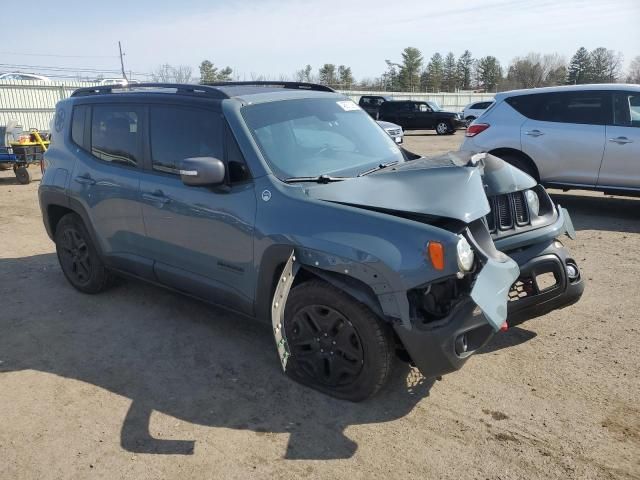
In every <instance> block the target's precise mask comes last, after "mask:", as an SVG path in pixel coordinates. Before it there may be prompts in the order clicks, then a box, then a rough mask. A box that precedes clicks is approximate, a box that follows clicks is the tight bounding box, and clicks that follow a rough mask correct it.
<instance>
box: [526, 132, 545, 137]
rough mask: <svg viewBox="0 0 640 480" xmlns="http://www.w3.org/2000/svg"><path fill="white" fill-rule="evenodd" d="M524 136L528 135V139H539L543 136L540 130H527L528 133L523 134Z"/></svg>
mask: <svg viewBox="0 0 640 480" xmlns="http://www.w3.org/2000/svg"><path fill="white" fill-rule="evenodd" d="M524 134H525V135H529V136H530V137H539V136H541V135H544V133H542V132H541V131H540V130H529V131H528V132H524Z"/></svg>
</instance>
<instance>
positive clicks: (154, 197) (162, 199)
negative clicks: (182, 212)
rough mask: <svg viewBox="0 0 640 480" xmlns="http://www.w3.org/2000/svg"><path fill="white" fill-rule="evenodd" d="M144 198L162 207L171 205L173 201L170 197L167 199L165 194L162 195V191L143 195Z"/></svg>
mask: <svg viewBox="0 0 640 480" xmlns="http://www.w3.org/2000/svg"><path fill="white" fill-rule="evenodd" d="M142 198H144V199H145V200H148V201H150V202H153V203H160V204H162V205H164V204H165V203H169V202H170V201H171V199H170V198H169V197H166V196H165V195H164V193H162V192H161V191H157V192H153V193H149V192H146V193H143V194H142Z"/></svg>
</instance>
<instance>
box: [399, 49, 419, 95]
mask: <svg viewBox="0 0 640 480" xmlns="http://www.w3.org/2000/svg"><path fill="white" fill-rule="evenodd" d="M421 68H422V53H421V52H420V50H418V49H417V48H414V47H407V48H405V49H404V50H403V51H402V65H400V83H401V84H402V88H403V89H404V90H406V91H408V92H413V91H414V90H417V89H418V86H419V85H420V69H421Z"/></svg>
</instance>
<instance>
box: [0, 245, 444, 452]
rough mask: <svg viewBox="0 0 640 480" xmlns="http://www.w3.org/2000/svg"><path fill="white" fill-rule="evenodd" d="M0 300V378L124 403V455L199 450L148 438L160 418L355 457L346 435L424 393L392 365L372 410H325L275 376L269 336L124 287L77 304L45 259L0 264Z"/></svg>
mask: <svg viewBox="0 0 640 480" xmlns="http://www.w3.org/2000/svg"><path fill="white" fill-rule="evenodd" d="M34 292H38V293H37V295H34ZM0 296H1V297H2V298H3V299H4V300H3V312H2V315H1V317H0V318H1V320H0V328H1V329H2V334H1V335H0V360H1V363H0V376H1V375H2V373H3V372H8V371H9V372H15V371H21V370H26V369H32V370H38V371H41V372H47V373H51V374H55V375H59V376H62V377H65V378H71V379H77V380H80V381H82V382H87V383H90V384H93V385H95V386H98V387H100V388H104V389H106V390H108V391H111V392H114V393H116V394H118V395H122V396H124V397H127V398H129V399H131V405H130V408H129V410H128V412H127V413H126V415H124V418H123V425H122V429H121V446H122V448H123V449H125V450H127V451H130V452H135V453H149V454H176V455H191V454H193V452H194V448H195V445H196V442H197V440H198V439H196V438H185V439H174V440H165V439H158V438H153V436H152V435H151V433H150V426H149V422H150V418H151V414H152V412H153V411H158V412H162V413H164V414H166V415H170V416H172V417H175V418H178V419H181V420H183V421H186V422H191V423H194V424H198V425H204V426H211V427H223V428H232V429H241V430H250V431H253V432H256V433H257V434H265V433H270V432H274V433H289V434H290V436H289V442H288V447H287V450H286V453H285V455H284V457H285V458H288V459H340V458H349V457H351V456H352V455H353V454H354V453H355V451H356V450H357V448H358V445H357V444H356V443H355V442H354V441H352V440H351V439H349V438H347V437H346V436H345V435H344V431H345V429H346V428H347V427H349V426H350V425H357V424H367V423H379V422H387V421H392V420H394V419H397V418H400V417H403V416H405V415H406V414H408V413H409V412H410V411H411V410H412V409H413V408H414V407H415V405H416V404H417V403H418V402H419V401H420V400H422V399H423V398H425V397H426V396H428V395H429V391H430V389H431V387H432V385H433V381H428V380H425V379H424V378H423V377H422V376H421V375H419V374H418V373H417V371H416V370H414V369H410V368H409V367H408V366H406V365H403V364H400V365H399V366H398V369H397V371H396V372H395V375H394V379H393V381H392V382H391V384H390V385H389V386H388V387H387V388H385V389H384V390H383V391H382V392H380V394H378V395H377V396H376V397H374V398H373V399H371V400H370V401H367V402H363V403H359V404H353V403H349V402H344V401H339V400H335V399H332V398H330V397H327V396H325V395H322V394H320V393H317V392H315V391H313V390H311V389H308V388H306V387H303V386H301V385H299V384H296V383H294V382H293V381H291V380H290V379H288V378H287V377H285V376H284V375H283V373H282V371H281V369H280V365H279V362H278V359H277V356H276V354H275V348H274V341H273V338H272V335H271V329H270V327H269V325H267V324H263V323H259V322H256V321H251V320H247V319H244V318H241V317H238V316H236V315H233V314H230V313H227V312H224V311H221V310H219V309H216V308H214V307H210V306H208V305H206V304H204V303H201V302H198V301H195V300H191V299H189V298H186V297H183V296H181V295H178V294H174V293H171V292H168V291H166V290H163V289H161V288H158V287H154V286H151V285H146V284H143V283H141V282H136V281H130V280H127V281H124V282H121V283H120V284H119V285H118V286H117V287H116V288H114V289H112V290H110V291H108V292H104V293H103V294H100V295H95V296H91V295H84V294H81V293H78V292H76V291H75V290H73V289H72V288H71V287H70V286H69V285H68V283H67V282H66V280H65V279H64V277H63V275H62V273H61V271H60V270H59V268H58V266H57V261H56V258H55V255H54V254H46V255H38V256H32V257H27V258H14V259H0ZM70 388H72V387H70Z"/></svg>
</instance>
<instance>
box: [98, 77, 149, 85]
mask: <svg viewBox="0 0 640 480" xmlns="http://www.w3.org/2000/svg"><path fill="white" fill-rule="evenodd" d="M98 83H99V84H100V85H122V86H127V85H133V84H138V83H140V82H138V81H137V80H127V79H126V78H103V79H102V80H100V81H99V82H98Z"/></svg>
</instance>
